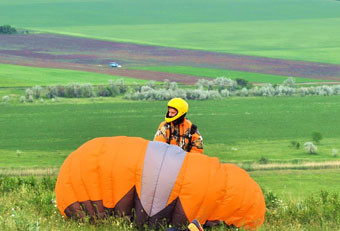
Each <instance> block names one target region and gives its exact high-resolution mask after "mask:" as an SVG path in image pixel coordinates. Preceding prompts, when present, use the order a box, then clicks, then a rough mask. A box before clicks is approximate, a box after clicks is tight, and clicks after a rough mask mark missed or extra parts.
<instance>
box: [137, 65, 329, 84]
mask: <svg viewBox="0 0 340 231" xmlns="http://www.w3.org/2000/svg"><path fill="white" fill-rule="evenodd" d="M131 69H137V70H147V71H158V72H169V73H176V74H184V75H193V76H200V77H209V78H216V77H221V76H223V77H226V78H230V79H244V80H247V81H249V82H251V83H271V84H282V83H283V82H284V81H285V80H286V79H287V78H289V77H290V76H280V75H268V74H262V73H254V72H245V71H230V70H222V69H212V68H198V67H189V66H156V67H133V68H131ZM294 79H295V82H296V83H307V82H323V80H320V79H308V78H299V77H294Z"/></svg>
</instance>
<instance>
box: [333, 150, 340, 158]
mask: <svg viewBox="0 0 340 231" xmlns="http://www.w3.org/2000/svg"><path fill="white" fill-rule="evenodd" d="M338 154H339V150H338V149H336V148H333V149H332V156H333V157H337V156H338Z"/></svg>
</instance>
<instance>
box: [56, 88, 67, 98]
mask: <svg viewBox="0 0 340 231" xmlns="http://www.w3.org/2000/svg"><path fill="white" fill-rule="evenodd" d="M65 95H66V94H65V86H63V85H57V86H56V95H55V96H58V97H65Z"/></svg>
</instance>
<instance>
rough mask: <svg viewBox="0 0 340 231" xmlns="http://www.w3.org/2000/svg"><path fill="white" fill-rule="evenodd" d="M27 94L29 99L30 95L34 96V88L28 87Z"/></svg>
mask: <svg viewBox="0 0 340 231" xmlns="http://www.w3.org/2000/svg"><path fill="white" fill-rule="evenodd" d="M25 95H26V98H27V99H28V98H29V97H30V96H32V97H33V91H32V89H31V88H27V89H26V90H25Z"/></svg>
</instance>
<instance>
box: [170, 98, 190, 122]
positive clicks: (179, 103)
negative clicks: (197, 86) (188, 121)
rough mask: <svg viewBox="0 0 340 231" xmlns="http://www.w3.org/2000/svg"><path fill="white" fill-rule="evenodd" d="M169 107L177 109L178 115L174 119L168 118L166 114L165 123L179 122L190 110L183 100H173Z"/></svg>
mask: <svg viewBox="0 0 340 231" xmlns="http://www.w3.org/2000/svg"><path fill="white" fill-rule="evenodd" d="M168 107H172V108H175V109H176V110H177V114H176V115H175V116H173V117H168V113H166V116H165V121H166V122H167V123H170V122H172V121H175V120H177V119H178V118H180V117H181V116H183V115H185V114H186V113H187V112H188V110H189V105H188V103H187V102H186V101H185V100H184V99H181V98H173V99H171V100H170V101H169V102H168Z"/></svg>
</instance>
